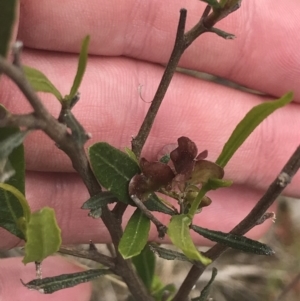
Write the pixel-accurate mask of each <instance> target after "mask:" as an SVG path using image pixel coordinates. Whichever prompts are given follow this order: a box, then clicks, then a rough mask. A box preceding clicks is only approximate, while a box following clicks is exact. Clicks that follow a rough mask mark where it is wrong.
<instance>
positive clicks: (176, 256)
mask: <svg viewBox="0 0 300 301" xmlns="http://www.w3.org/2000/svg"><path fill="white" fill-rule="evenodd" d="M149 247H150V250H151V251H152V252H154V253H155V254H157V255H158V256H159V257H160V258H163V259H166V260H180V261H187V262H190V263H194V261H193V260H190V259H189V258H187V257H186V256H185V255H184V254H182V253H179V252H177V251H174V250H169V249H165V248H161V247H159V246H158V245H157V244H155V243H151V244H150V245H149Z"/></svg>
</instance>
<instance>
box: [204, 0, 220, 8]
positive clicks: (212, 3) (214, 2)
mask: <svg viewBox="0 0 300 301" xmlns="http://www.w3.org/2000/svg"><path fill="white" fill-rule="evenodd" d="M201 1H202V2H205V3H207V4H208V5H210V6H211V7H212V8H221V5H220V3H219V2H218V1H217V0H201Z"/></svg>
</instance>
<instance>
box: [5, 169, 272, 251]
mask: <svg viewBox="0 0 300 301" xmlns="http://www.w3.org/2000/svg"><path fill="white" fill-rule="evenodd" d="M26 191H27V199H28V201H29V203H30V207H31V210H32V211H35V210H38V209H40V208H42V207H44V206H49V207H52V208H54V209H55V210H56V216H57V222H58V225H59V227H60V228H61V229H62V239H63V243H64V244H78V243H88V242H89V240H92V241H93V242H95V243H98V242H99V243H108V242H111V239H110V237H109V234H108V232H107V230H106V228H105V226H104V225H103V223H102V221H101V219H92V218H91V217H88V211H87V210H82V209H80V207H81V206H82V204H83V203H84V202H85V201H86V200H87V199H88V198H89V196H88V193H87V191H86V189H85V187H84V186H83V184H82V182H81V181H80V179H79V178H78V177H77V176H76V175H75V174H53V175H51V174H46V173H33V172H30V173H28V176H27V178H26ZM261 195H262V192H260V191H255V190H253V189H248V188H247V187H242V186H238V185H236V186H234V187H233V188H228V189H221V190H219V191H215V192H213V193H210V195H209V196H210V197H211V198H212V200H213V203H212V205H211V206H209V207H207V208H205V209H204V210H203V213H201V214H200V215H198V216H197V217H196V220H195V223H196V224H197V225H198V224H199V225H200V226H203V227H207V228H210V229H216V230H222V231H230V230H231V229H232V228H233V227H234V226H235V225H236V224H237V223H238V222H240V221H241V220H242V219H243V218H244V217H245V216H246V215H247V213H248V212H249V211H250V210H251V209H252V207H253V206H254V205H255V203H256V202H257V201H258V199H259V198H260V197H261ZM133 210H134V208H133V207H131V206H130V207H129V209H128V210H126V213H125V215H124V219H123V222H124V225H125V224H126V223H127V221H128V219H129V217H130V215H131V214H132V213H133ZM156 216H157V217H158V218H159V220H161V221H162V222H163V223H164V224H165V225H167V224H168V222H169V219H170V217H169V216H168V215H163V214H156ZM220 221H222V223H221V222H220ZM269 224H270V223H269V222H266V223H265V224H263V225H261V226H257V227H255V228H254V230H253V231H251V232H250V234H249V235H250V236H251V237H260V236H261V235H262V233H264V231H266V229H267V228H268V227H269ZM0 237H1V238H2V239H1V241H0V247H1V248H4V249H9V248H12V247H15V246H16V244H18V243H19V242H20V241H19V240H18V239H16V238H15V237H13V236H12V235H10V234H9V233H8V232H4V230H0ZM149 239H150V240H157V241H158V240H159V239H158V234H157V231H156V230H155V229H154V227H152V229H151V234H150V238H149ZM194 239H195V243H197V244H203V243H207V241H206V240H205V239H203V238H202V237H200V236H198V235H195V234H194ZM159 241H160V240H159ZM166 241H169V240H166Z"/></svg>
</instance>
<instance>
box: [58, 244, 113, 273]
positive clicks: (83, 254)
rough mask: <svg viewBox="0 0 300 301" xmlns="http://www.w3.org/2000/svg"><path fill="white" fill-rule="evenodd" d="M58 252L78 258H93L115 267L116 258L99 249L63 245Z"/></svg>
mask: <svg viewBox="0 0 300 301" xmlns="http://www.w3.org/2000/svg"><path fill="white" fill-rule="evenodd" d="M58 252H59V253H61V254H66V255H71V256H75V257H78V258H85V259H89V260H93V261H95V262H98V263H101V264H103V265H104V266H106V267H108V268H110V269H114V268H115V264H114V260H113V259H112V258H111V257H109V256H106V255H104V254H101V253H99V252H98V251H97V250H78V249H76V248H74V247H66V246H64V247H61V248H60V249H59V251H58Z"/></svg>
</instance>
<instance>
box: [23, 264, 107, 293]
mask: <svg viewBox="0 0 300 301" xmlns="http://www.w3.org/2000/svg"><path fill="white" fill-rule="evenodd" d="M111 273H112V272H111V271H110V270H108V269H94V270H88V271H84V272H78V273H73V274H63V275H59V276H55V277H48V278H44V279H35V280H32V281H30V282H28V283H23V281H22V280H21V282H22V283H23V285H24V286H26V287H27V288H28V289H31V290H37V291H38V292H40V293H42V294H52V293H54V292H56V291H59V290H62V289H65V288H69V287H73V286H75V285H78V284H80V283H84V282H88V281H92V280H94V279H96V278H99V277H100V276H103V275H107V274H111Z"/></svg>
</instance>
